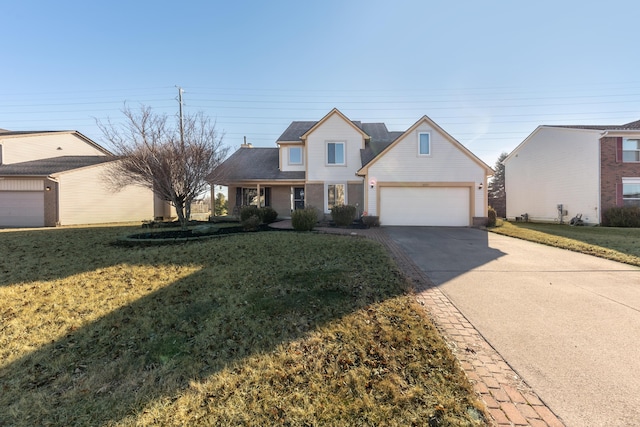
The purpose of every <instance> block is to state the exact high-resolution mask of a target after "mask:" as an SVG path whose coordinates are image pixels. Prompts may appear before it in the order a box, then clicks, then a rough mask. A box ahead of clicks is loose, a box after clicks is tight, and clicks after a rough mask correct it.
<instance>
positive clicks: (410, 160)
mask: <svg viewBox="0 0 640 427" xmlns="http://www.w3.org/2000/svg"><path fill="white" fill-rule="evenodd" d="M421 133H429V134H430V151H431V155H429V156H421V155H416V153H418V152H419V149H418V146H419V138H420V137H419V135H420V134H421ZM368 179H369V181H371V180H375V181H376V182H377V185H375V186H374V187H373V188H371V186H370V185H367V187H366V191H367V211H368V214H369V215H377V207H378V199H377V195H376V194H377V191H378V189H379V187H380V186H392V185H393V183H394V182H397V183H442V182H445V183H447V182H449V183H472V184H470V186H471V188H473V193H474V194H473V197H474V200H475V203H474V208H475V210H474V212H473V216H477V217H483V216H486V199H485V194H486V193H485V192H484V190H483V189H479V188H478V186H479V184H480V183H483V187H484V182H485V180H486V170H485V169H484V168H483V167H482V166H480V165H479V164H478V163H477V162H476V161H474V160H473V159H472V158H471V157H470V156H469V155H467V154H466V153H464V152H463V151H461V149H460V148H459V146H458V145H456V144H454V143H453V142H452V141H450V140H449V139H448V138H447V137H445V136H444V135H443V134H441V133H440V132H439V131H437V130H436V129H433V128H431V127H430V126H428V125H427V123H422V124H421V125H420V126H418V128H417V129H416V130H415V131H414V132H411V133H409V134H407V135H405V136H404V137H403V138H402V139H400V140H398V141H397V143H396V144H395V145H394V146H393V147H392V148H391V149H390V150H389V151H388V152H387V153H386V154H384V156H383V157H382V158H380V159H379V160H376V161H375V162H374V163H373V164H372V165H371V166H370V167H369V169H368ZM381 205H382V203H381ZM465 215H466V216H467V217H468V212H465Z"/></svg>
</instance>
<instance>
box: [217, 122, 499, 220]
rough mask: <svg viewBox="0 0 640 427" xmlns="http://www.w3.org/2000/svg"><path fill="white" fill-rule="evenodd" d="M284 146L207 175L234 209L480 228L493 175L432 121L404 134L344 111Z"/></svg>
mask: <svg viewBox="0 0 640 427" xmlns="http://www.w3.org/2000/svg"><path fill="white" fill-rule="evenodd" d="M276 144H277V147H273V148H258V147H251V146H249V145H247V144H244V145H243V146H242V147H241V148H240V149H239V150H237V151H236V152H235V153H233V154H232V155H231V156H230V157H229V158H228V159H227V160H226V161H225V162H223V163H222V164H221V165H220V166H219V167H218V168H216V169H215V170H214V171H213V173H212V174H211V175H210V176H209V177H208V181H209V182H210V183H211V185H212V188H213V187H214V186H215V185H225V186H228V188H229V205H230V206H242V205H259V206H271V207H273V208H274V209H275V210H276V211H277V212H278V214H279V216H280V217H285V218H286V217H288V216H289V215H290V214H291V212H292V211H293V210H295V209H300V208H303V207H305V206H313V207H314V208H316V209H318V210H319V211H320V212H321V213H323V214H325V215H329V213H330V212H331V208H332V207H333V206H335V205H343V204H348V205H353V206H356V207H357V210H358V212H359V213H360V214H363V213H366V214H367V215H373V216H379V218H380V223H381V224H382V225H451V226H471V225H481V224H484V223H485V221H486V216H487V177H488V176H491V175H492V172H493V171H492V169H491V168H490V167H489V166H487V165H486V164H485V163H484V162H482V161H481V160H480V159H478V158H477V157H476V156H475V155H474V154H472V153H471V152H470V151H469V150H468V149H467V148H465V147H464V146H463V145H462V144H460V143H459V142H458V141H456V140H455V139H454V138H453V137H452V136H451V135H449V134H448V133H446V132H445V131H444V130H443V129H442V128H440V127H439V126H438V125H437V124H436V123H434V122H433V121H432V120H431V119H429V118H428V117H427V116H424V117H422V118H421V119H420V120H418V121H417V122H416V123H415V124H414V125H413V126H411V127H410V128H409V129H407V130H406V131H404V132H394V131H389V130H388V129H387V127H386V125H385V124H384V123H362V122H359V121H352V120H350V119H348V118H347V117H346V116H345V115H344V114H342V113H341V112H340V111H338V110H337V109H333V110H331V111H330V112H329V113H328V114H327V115H326V116H324V117H323V118H322V119H321V120H319V121H294V122H292V123H291V125H290V126H289V127H288V128H287V129H286V130H285V131H284V133H283V134H282V135H281V136H280V137H279V138H278V140H277V141H276Z"/></svg>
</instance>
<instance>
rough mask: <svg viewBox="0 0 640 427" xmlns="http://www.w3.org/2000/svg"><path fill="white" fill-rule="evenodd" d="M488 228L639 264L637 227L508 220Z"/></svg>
mask: <svg viewBox="0 0 640 427" xmlns="http://www.w3.org/2000/svg"><path fill="white" fill-rule="evenodd" d="M489 230H490V231H493V232H494V233H498V234H504V235H506V236H511V237H517V238H519V239H524V240H530V241H532V242H537V243H542V244H545V245H549V246H555V247H558V248H563V249H568V250H571V251H574V252H581V253H584V254H588V255H594V256H597V257H600V258H606V259H610V260H613V261H618V262H623V263H625V264H631V265H635V266H639V267H640V229H638V228H615V227H571V226H569V225H563V224H540V223H532V222H527V223H510V222H504V223H503V224H502V225H501V226H499V227H495V228H491V229H489Z"/></svg>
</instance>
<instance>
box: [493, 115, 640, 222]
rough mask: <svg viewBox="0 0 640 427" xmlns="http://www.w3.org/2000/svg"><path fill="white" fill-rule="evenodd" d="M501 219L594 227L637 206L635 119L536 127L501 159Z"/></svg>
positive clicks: (639, 125) (639, 178)
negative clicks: (610, 212) (574, 221)
mask: <svg viewBox="0 0 640 427" xmlns="http://www.w3.org/2000/svg"><path fill="white" fill-rule="evenodd" d="M504 166H505V190H506V198H507V218H509V219H515V218H519V217H521V216H522V215H523V214H527V216H528V218H529V219H531V220H534V221H544V222H570V220H571V218H573V217H575V216H576V215H582V219H583V221H584V222H586V223H587V224H600V223H601V221H602V215H603V213H604V212H606V210H607V209H609V208H611V207H617V206H640V120H638V121H635V122H631V123H627V124H624V125H619V126H611V125H603V126H539V127H538V128H536V130H534V131H533V133H531V135H529V136H528V137H527V138H526V139H525V140H524V141H523V142H522V143H521V144H520V145H518V147H516V148H515V149H514V150H513V151H512V152H511V153H510V154H509V156H507V158H506V159H505V160H504Z"/></svg>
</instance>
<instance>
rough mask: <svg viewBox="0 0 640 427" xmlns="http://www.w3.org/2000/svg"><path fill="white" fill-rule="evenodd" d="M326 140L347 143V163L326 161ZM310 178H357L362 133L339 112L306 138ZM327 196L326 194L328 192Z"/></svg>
mask: <svg viewBox="0 0 640 427" xmlns="http://www.w3.org/2000/svg"><path fill="white" fill-rule="evenodd" d="M327 142H344V143H345V153H344V154H345V164H344V165H327ZM306 147H307V151H308V153H307V158H308V161H309V166H308V168H307V180H308V181H311V182H320V181H322V182H325V181H326V182H329V181H330V182H332V183H344V184H346V183H347V181H355V180H358V177H356V175H355V173H356V171H358V169H360V167H361V166H362V163H361V161H360V150H361V149H363V148H364V138H363V136H362V134H361V133H360V132H359V131H358V130H357V129H355V128H354V127H353V125H352V124H350V123H347V122H345V121H344V120H343V119H342V117H340V116H339V115H338V114H334V115H332V116H331V117H329V118H327V120H326V121H325V122H323V123H322V124H321V125H320V126H319V127H318V128H317V129H315V130H314V131H313V132H312V133H311V134H310V135H309V136H308V138H307V141H306ZM325 198H326V196H325Z"/></svg>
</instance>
